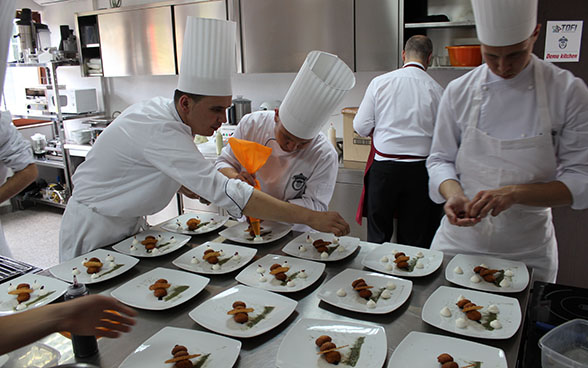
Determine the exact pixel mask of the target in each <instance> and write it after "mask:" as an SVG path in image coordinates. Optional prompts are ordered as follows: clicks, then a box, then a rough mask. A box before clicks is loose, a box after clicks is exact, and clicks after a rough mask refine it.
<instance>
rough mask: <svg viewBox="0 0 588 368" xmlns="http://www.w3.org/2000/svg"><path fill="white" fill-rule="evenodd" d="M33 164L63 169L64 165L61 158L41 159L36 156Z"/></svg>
mask: <svg viewBox="0 0 588 368" xmlns="http://www.w3.org/2000/svg"><path fill="white" fill-rule="evenodd" d="M35 164H37V165H39V166H47V167H54V168H56V169H65V165H64V164H63V160H61V161H57V160H41V159H38V158H36V159H35Z"/></svg>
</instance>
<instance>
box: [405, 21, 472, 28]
mask: <svg viewBox="0 0 588 368" xmlns="http://www.w3.org/2000/svg"><path fill="white" fill-rule="evenodd" d="M475 26H476V23H475V22H473V21H463V22H426V23H405V24H404V28H454V27H475Z"/></svg>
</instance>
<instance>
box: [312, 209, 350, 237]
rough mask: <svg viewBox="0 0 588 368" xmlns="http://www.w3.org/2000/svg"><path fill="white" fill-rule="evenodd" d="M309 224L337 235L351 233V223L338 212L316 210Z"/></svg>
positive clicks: (316, 228)
mask: <svg viewBox="0 0 588 368" xmlns="http://www.w3.org/2000/svg"><path fill="white" fill-rule="evenodd" d="M307 225H308V226H310V227H312V228H313V229H315V230H318V231H322V232H324V233H332V234H335V235H336V236H344V235H347V234H349V231H350V229H349V224H348V223H347V222H346V221H345V220H344V219H343V217H341V215H340V214H339V213H338V212H334V211H327V212H315V213H314V215H313V217H312V220H311V222H310V223H309V224H307Z"/></svg>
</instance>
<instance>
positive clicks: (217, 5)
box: [173, 0, 227, 72]
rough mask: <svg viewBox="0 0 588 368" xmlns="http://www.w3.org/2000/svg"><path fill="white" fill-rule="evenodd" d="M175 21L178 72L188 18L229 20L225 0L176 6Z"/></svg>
mask: <svg viewBox="0 0 588 368" xmlns="http://www.w3.org/2000/svg"><path fill="white" fill-rule="evenodd" d="M173 9H174V20H175V23H176V27H175V30H174V32H175V35H176V57H177V59H176V60H177V61H178V72H179V68H180V64H181V60H182V46H183V44H184V33H185V31H186V19H187V18H188V16H189V15H190V16H193V17H199V18H212V19H223V20H226V19H227V7H226V4H225V0H213V1H201V2H198V3H194V4H182V5H174V7H173Z"/></svg>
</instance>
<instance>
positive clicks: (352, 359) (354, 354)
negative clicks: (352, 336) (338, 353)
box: [341, 336, 365, 367]
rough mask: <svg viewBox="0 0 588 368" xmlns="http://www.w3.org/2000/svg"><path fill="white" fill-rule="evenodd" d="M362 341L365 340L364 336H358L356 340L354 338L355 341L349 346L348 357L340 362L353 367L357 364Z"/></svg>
mask: <svg viewBox="0 0 588 368" xmlns="http://www.w3.org/2000/svg"><path fill="white" fill-rule="evenodd" d="M364 341H365V336H362V337H359V338H358V339H357V340H355V343H353V346H352V347H351V352H350V353H349V357H348V358H347V360H345V361H343V362H341V363H343V364H347V365H350V366H352V367H355V365H356V364H357V361H358V360H359V354H360V352H361V346H362V345H363V342H364Z"/></svg>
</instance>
